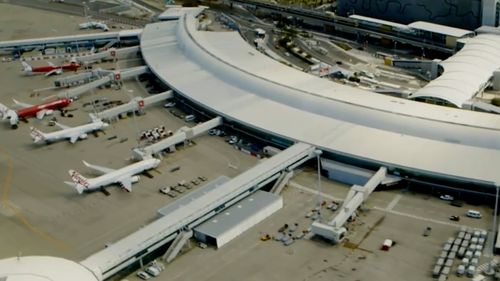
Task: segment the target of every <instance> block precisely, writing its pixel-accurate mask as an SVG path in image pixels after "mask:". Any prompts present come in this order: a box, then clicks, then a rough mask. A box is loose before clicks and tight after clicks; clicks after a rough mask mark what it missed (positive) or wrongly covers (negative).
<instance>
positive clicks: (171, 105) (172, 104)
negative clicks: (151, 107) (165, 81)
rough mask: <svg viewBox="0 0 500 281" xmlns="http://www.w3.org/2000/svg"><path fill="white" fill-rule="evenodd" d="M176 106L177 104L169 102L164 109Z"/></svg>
mask: <svg viewBox="0 0 500 281" xmlns="http://www.w3.org/2000/svg"><path fill="white" fill-rule="evenodd" d="M174 106H175V102H173V101H172V102H167V103H166V104H164V105H163V107H165V108H171V107H174Z"/></svg>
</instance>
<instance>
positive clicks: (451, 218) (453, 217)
mask: <svg viewBox="0 0 500 281" xmlns="http://www.w3.org/2000/svg"><path fill="white" fill-rule="evenodd" d="M450 220H452V221H460V216H455V215H453V216H450Z"/></svg>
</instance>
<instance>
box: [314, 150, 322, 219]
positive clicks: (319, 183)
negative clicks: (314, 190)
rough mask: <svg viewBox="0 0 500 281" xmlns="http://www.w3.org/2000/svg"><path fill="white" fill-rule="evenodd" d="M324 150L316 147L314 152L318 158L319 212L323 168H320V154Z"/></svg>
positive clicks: (319, 207)
mask: <svg viewBox="0 0 500 281" xmlns="http://www.w3.org/2000/svg"><path fill="white" fill-rule="evenodd" d="M322 153H323V151H321V150H319V149H316V150H314V154H316V159H317V160H318V213H319V214H321V212H320V209H321V168H320V161H319V159H320V156H321V154H322Z"/></svg>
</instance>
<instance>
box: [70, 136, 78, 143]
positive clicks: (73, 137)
mask: <svg viewBox="0 0 500 281" xmlns="http://www.w3.org/2000/svg"><path fill="white" fill-rule="evenodd" d="M79 138H80V136H79V135H78V134H74V135H72V136H70V137H69V142H70V143H75V142H76V141H77V140H78V139H79Z"/></svg>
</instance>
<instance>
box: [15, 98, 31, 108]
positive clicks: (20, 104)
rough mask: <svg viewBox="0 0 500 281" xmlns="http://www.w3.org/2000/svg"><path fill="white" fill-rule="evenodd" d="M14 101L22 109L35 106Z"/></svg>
mask: <svg viewBox="0 0 500 281" xmlns="http://www.w3.org/2000/svg"><path fill="white" fill-rule="evenodd" d="M12 100H13V101H14V103H15V104H16V106H17V107H21V108H26V107H32V106H33V105H32V104H29V103H24V102H19V101H17V100H15V99H12Z"/></svg>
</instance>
